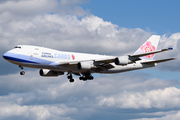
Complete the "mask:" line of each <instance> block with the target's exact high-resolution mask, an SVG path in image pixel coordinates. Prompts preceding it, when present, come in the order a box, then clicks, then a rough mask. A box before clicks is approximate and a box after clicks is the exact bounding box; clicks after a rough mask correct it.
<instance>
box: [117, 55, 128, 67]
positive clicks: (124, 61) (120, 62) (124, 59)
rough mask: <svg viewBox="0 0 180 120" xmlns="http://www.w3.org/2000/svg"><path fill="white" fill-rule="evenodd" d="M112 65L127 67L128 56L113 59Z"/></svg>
mask: <svg viewBox="0 0 180 120" xmlns="http://www.w3.org/2000/svg"><path fill="white" fill-rule="evenodd" d="M114 63H115V64H116V65H127V64H128V63H129V59H128V56H121V57H117V58H115V60H114Z"/></svg>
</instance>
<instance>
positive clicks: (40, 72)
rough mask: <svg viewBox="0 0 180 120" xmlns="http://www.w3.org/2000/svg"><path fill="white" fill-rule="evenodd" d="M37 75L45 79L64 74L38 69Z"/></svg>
mask: <svg viewBox="0 0 180 120" xmlns="http://www.w3.org/2000/svg"><path fill="white" fill-rule="evenodd" d="M39 74H40V75H41V76H45V77H57V76H59V75H64V72H59V71H58V72H56V71H52V70H48V69H40V71H39Z"/></svg>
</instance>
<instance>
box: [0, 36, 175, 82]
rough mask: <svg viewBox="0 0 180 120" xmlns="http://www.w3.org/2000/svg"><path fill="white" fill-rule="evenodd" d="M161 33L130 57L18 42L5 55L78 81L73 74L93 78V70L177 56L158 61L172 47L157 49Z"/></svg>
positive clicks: (44, 72)
mask: <svg viewBox="0 0 180 120" xmlns="http://www.w3.org/2000/svg"><path fill="white" fill-rule="evenodd" d="M159 39H160V36H158V35H152V36H151V37H150V38H149V39H148V40H147V41H146V42H145V43H144V44H143V45H142V46H141V47H140V48H139V49H138V50H137V51H136V52H135V53H134V54H131V55H126V56H106V55H95V54H85V53H76V52H65V51H58V50H54V49H49V48H45V47H38V46H30V45H17V46H16V47H15V48H14V49H12V50H10V51H8V52H6V53H4V54H3V57H4V58H5V59H6V60H7V61H9V62H11V63H13V64H16V65H18V66H19V67H20V68H21V72H20V74H21V75H24V74H25V72H24V71H23V67H30V68H38V69H40V71H39V73H40V75H41V76H47V77H54V76H59V75H63V74H64V73H65V72H67V78H68V79H69V81H70V82H74V79H73V77H72V74H74V75H77V76H79V79H80V80H83V81H86V80H92V79H94V77H93V76H92V73H101V74H112V73H120V72H126V71H131V70H137V69H143V68H149V67H154V66H156V65H157V64H158V63H160V62H165V61H169V60H174V59H175V58H168V59H160V60H154V54H156V53H160V52H164V51H168V50H172V49H173V48H172V47H170V48H166V49H161V50H156V48H157V46H158V43H159Z"/></svg>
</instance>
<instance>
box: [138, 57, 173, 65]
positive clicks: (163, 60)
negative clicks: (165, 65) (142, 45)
mask: <svg viewBox="0 0 180 120" xmlns="http://www.w3.org/2000/svg"><path fill="white" fill-rule="evenodd" d="M174 59H176V58H169V59H162V60H153V61H146V62H141V63H142V64H151V63H161V62H166V61H170V60H174Z"/></svg>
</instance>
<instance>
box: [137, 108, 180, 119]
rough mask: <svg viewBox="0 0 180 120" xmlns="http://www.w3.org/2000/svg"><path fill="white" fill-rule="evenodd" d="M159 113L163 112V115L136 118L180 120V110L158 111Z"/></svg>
mask: <svg viewBox="0 0 180 120" xmlns="http://www.w3.org/2000/svg"><path fill="white" fill-rule="evenodd" d="M157 114H158V115H159V114H163V117H161V116H160V117H153V118H141V119H135V120H179V119H180V111H179V110H177V111H172V112H171V111H170V112H164V113H163V112H158V113H157Z"/></svg>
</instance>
